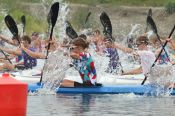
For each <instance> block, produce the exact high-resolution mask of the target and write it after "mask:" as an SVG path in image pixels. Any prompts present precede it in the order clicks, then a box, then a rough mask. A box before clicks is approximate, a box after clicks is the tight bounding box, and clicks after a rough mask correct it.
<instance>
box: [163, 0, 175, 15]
mask: <svg viewBox="0 0 175 116" xmlns="http://www.w3.org/2000/svg"><path fill="white" fill-rule="evenodd" d="M165 10H166V12H167V13H168V14H173V13H175V2H168V3H167V4H166V5H165Z"/></svg>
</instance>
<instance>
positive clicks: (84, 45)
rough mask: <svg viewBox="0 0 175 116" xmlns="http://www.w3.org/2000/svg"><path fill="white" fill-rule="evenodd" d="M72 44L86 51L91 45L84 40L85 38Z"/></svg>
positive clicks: (78, 39)
mask: <svg viewBox="0 0 175 116" xmlns="http://www.w3.org/2000/svg"><path fill="white" fill-rule="evenodd" d="M72 44H73V45H75V46H80V47H82V48H83V49H86V48H88V47H89V43H88V42H87V41H86V40H84V39H83V38H81V37H78V38H77V39H75V40H74V41H73V42H72Z"/></svg>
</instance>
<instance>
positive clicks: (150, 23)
mask: <svg viewBox="0 0 175 116" xmlns="http://www.w3.org/2000/svg"><path fill="white" fill-rule="evenodd" d="M147 22H148V26H150V28H151V29H152V30H153V32H154V33H155V34H156V36H157V39H158V41H159V43H160V45H161V46H162V48H163V50H164V52H165V55H166V57H167V58H168V60H169V61H170V59H169V56H168V53H167V52H166V50H165V48H164V47H163V45H162V41H161V40H160V36H159V35H158V31H157V27H156V24H155V22H154V20H153V19H152V17H151V16H148V17H147Z"/></svg>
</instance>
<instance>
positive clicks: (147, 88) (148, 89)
mask: <svg viewBox="0 0 175 116" xmlns="http://www.w3.org/2000/svg"><path fill="white" fill-rule="evenodd" d="M40 88H42V86H41V85H40V84H29V86H28V90H29V91H30V92H35V91H37V90H38V89H40ZM167 92H170V94H171V95H175V89H173V90H171V91H170V90H169V89H166V90H165V89H164V88H158V87H155V86H152V85H114V86H107V85H106V86H93V87H60V88H58V89H56V93H64V94H127V93H134V94H136V95H157V94H166V93H167Z"/></svg>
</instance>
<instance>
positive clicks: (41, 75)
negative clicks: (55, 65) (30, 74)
mask: <svg viewBox="0 0 175 116" xmlns="http://www.w3.org/2000/svg"><path fill="white" fill-rule="evenodd" d="M53 28H54V27H53V26H52V28H51V33H50V39H49V44H48V47H47V52H46V60H47V57H48V54H49V49H50V45H51V44H50V41H52V35H53ZM45 66H46V62H45V63H44V67H43V70H44V68H45ZM42 79H43V71H42V73H41V78H40V83H41V82H42Z"/></svg>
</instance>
